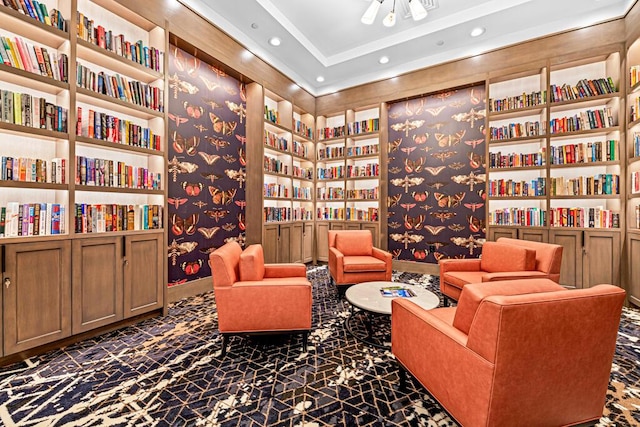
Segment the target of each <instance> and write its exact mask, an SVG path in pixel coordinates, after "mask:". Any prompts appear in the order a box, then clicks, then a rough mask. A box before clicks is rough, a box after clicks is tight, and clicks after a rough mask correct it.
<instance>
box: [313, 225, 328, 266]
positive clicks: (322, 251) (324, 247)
mask: <svg viewBox="0 0 640 427" xmlns="http://www.w3.org/2000/svg"><path fill="white" fill-rule="evenodd" d="M330 226H331V224H330V223H329V222H317V223H316V260H317V261H323V262H328V261H329V230H330V229H331V227H330Z"/></svg>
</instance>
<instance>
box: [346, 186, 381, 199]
mask: <svg viewBox="0 0 640 427" xmlns="http://www.w3.org/2000/svg"><path fill="white" fill-rule="evenodd" d="M347 198H348V199H359V200H376V199H377V198H378V187H375V188H359V189H353V190H347Z"/></svg>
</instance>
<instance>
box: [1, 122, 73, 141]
mask: <svg viewBox="0 0 640 427" xmlns="http://www.w3.org/2000/svg"><path fill="white" fill-rule="evenodd" d="M0 130H2V131H5V132H8V133H12V134H15V135H24V136H37V137H39V138H45V139H66V140H68V139H69V134H68V133H65V132H57V131H54V130H48V129H40V128H34V127H29V126H23V125H17V124H14V123H6V122H2V121H0Z"/></svg>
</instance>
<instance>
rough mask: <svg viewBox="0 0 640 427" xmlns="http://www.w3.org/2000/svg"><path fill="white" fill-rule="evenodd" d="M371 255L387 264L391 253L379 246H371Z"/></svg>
mask: <svg viewBox="0 0 640 427" xmlns="http://www.w3.org/2000/svg"><path fill="white" fill-rule="evenodd" d="M372 255H373V256H374V258H378V259H379V260H382V261H384V262H385V263H387V264H390V263H391V254H390V253H389V252H387V251H383V250H382V249H379V248H373V253H372Z"/></svg>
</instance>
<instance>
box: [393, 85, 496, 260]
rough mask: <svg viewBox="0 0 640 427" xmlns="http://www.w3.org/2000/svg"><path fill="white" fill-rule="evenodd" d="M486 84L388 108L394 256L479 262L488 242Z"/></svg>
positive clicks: (406, 258)
mask: <svg viewBox="0 0 640 427" xmlns="http://www.w3.org/2000/svg"><path fill="white" fill-rule="evenodd" d="M485 111H486V110H485V87H484V85H478V86H474V87H471V88H466V89H460V90H455V91H449V92H444V93H439V94H435V95H429V96H425V97H423V98H419V99H413V100H411V101H403V102H397V103H394V104H391V105H390V108H389V199H388V201H387V203H388V208H389V217H388V225H389V239H388V248H389V251H390V252H391V253H392V254H393V256H394V258H395V259H399V260H409V261H418V262H428V263H435V262H437V261H438V260H440V259H442V258H477V257H478V256H479V255H480V253H481V250H482V244H483V243H484V240H485V231H486V226H485V180H486V158H485V157H486V156H485V129H484V121H485Z"/></svg>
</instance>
